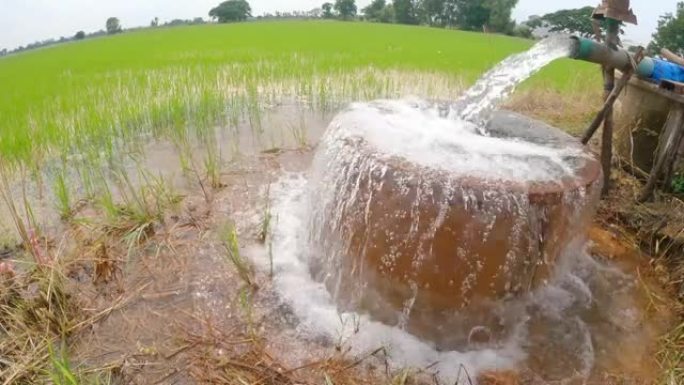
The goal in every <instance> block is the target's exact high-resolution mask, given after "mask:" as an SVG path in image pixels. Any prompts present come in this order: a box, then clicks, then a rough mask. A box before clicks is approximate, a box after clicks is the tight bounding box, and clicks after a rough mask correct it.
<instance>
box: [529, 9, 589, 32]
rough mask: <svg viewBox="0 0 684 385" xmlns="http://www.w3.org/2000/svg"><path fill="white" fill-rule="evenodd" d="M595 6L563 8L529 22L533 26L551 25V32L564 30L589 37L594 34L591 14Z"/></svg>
mask: <svg viewBox="0 0 684 385" xmlns="http://www.w3.org/2000/svg"><path fill="white" fill-rule="evenodd" d="M593 12H594V7H584V8H577V9H562V10H560V11H556V12H553V13H548V14H546V15H544V16H542V17H540V18H536V19H534V20H532V21H530V22H528V23H527V24H528V25H529V26H530V27H531V28H539V27H545V26H546V27H549V32H563V33H570V34H577V35H580V36H584V37H589V36H592V35H593V34H594V27H593V26H592V21H591V14H592V13H593Z"/></svg>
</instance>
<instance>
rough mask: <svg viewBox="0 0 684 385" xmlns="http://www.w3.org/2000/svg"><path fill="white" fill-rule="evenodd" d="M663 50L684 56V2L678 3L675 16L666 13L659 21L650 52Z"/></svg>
mask: <svg viewBox="0 0 684 385" xmlns="http://www.w3.org/2000/svg"><path fill="white" fill-rule="evenodd" d="M663 48H667V49H669V50H670V51H672V52H674V53H676V54H679V55H684V2H679V3H677V12H676V13H675V14H672V13H666V14H665V15H663V16H661V17H660V20H658V28H657V29H656V32H655V33H654V34H653V41H652V42H651V45H649V51H652V52H659V51H660V50H661V49H663Z"/></svg>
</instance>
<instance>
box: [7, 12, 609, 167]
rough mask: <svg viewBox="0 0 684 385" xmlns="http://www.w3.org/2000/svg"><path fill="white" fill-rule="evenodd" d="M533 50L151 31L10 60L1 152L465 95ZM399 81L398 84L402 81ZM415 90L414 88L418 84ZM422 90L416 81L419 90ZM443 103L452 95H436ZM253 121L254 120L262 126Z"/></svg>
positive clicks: (563, 67)
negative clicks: (268, 109)
mask: <svg viewBox="0 0 684 385" xmlns="http://www.w3.org/2000/svg"><path fill="white" fill-rule="evenodd" d="M531 44H532V43H531V42H530V41H525V40H520V39H515V38H509V37H503V36H496V35H483V34H476V33H466V32H460V31H449V30H443V29H432V28H422V27H407V26H399V25H381V24H370V23H337V22H264V23H245V24H236V25H205V26H195V27H182V28H169V29H148V30H142V31H137V32H131V33H125V34H122V35H120V36H113V37H105V38H100V39H93V40H86V41H82V42H74V43H69V44H65V45H60V46H57V47H53V48H48V49H43V50H37V51H33V52H27V53H24V54H21V55H15V56H10V57H7V58H4V59H3V60H0V82H2V85H3V92H2V95H0V98H1V99H0V128H1V130H2V137H0V150H1V151H2V153H3V155H4V156H5V157H6V158H16V159H22V160H25V161H27V160H33V161H35V160H36V159H40V158H42V157H44V156H47V155H48V153H49V154H51V155H59V154H64V153H65V152H69V151H74V148H78V147H79V146H82V145H83V143H84V142H89V141H93V140H95V141H99V142H100V144H103V142H104V145H106V142H111V141H112V140H111V139H112V138H113V137H117V138H123V137H130V136H131V135H134V136H135V135H140V134H143V133H150V132H151V133H154V134H155V135H156V134H160V135H161V134H168V133H169V132H170V131H171V130H173V127H174V126H176V127H178V126H187V125H213V124H219V125H220V124H225V122H226V121H229V120H230V118H231V116H233V117H234V116H236V115H242V114H244V113H246V112H249V111H250V110H251V111H252V115H254V114H255V112H256V110H260V109H262V107H263V106H262V101H263V100H264V99H267V98H271V99H273V98H274V97H275V98H281V97H291V96H298V97H305V98H306V99H307V102H308V103H309V104H311V105H312V106H313V108H315V109H326V108H328V107H330V105H331V103H336V104H340V103H342V102H344V101H345V100H356V99H359V98H363V99H368V98H373V97H381V96H394V95H395V94H399V93H410V92H411V91H414V90H411V89H408V88H407V85H406V84H401V83H402V77H401V76H396V74H398V73H411V74H430V75H432V76H433V79H436V77H440V78H442V79H446V83H445V82H443V81H441V80H440V81H433V84H420V85H416V84H413V85H412V86H415V87H422V88H423V90H418V89H416V90H415V93H419V91H420V92H424V93H430V92H431V90H430V88H435V90H434V91H432V92H434V93H437V92H438V90H436V88H442V90H439V92H443V91H444V89H445V88H446V89H447V91H449V90H450V89H451V90H453V91H454V92H457V91H458V89H460V88H462V87H463V85H468V84H469V83H472V82H473V81H474V80H475V79H476V78H477V77H478V75H480V74H482V73H483V72H484V71H485V70H487V69H488V68H490V67H491V66H493V65H494V64H496V63H498V62H499V61H500V60H502V59H503V58H505V57H506V56H508V55H510V54H512V53H514V52H518V51H522V50H524V49H526V48H529V47H530V46H531ZM393 74H394V75H393ZM597 77H598V71H597V70H596V68H594V67H593V66H590V65H586V64H583V63H571V62H569V61H561V62H558V63H556V64H554V65H552V66H551V67H549V68H546V69H545V70H543V72H542V73H541V74H539V75H538V76H537V77H535V79H533V80H532V81H531V82H530V84H529V87H532V88H535V87H537V88H543V89H544V90H546V91H548V90H553V91H558V92H566V93H577V92H585V91H587V90H589V89H592V88H595V84H596V80H597ZM407 83H408V82H407ZM414 83H415V82H414ZM435 96H444V95H435ZM253 118H254V117H253Z"/></svg>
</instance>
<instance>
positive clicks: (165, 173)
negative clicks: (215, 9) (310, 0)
mask: <svg viewBox="0 0 684 385" xmlns="http://www.w3.org/2000/svg"><path fill="white" fill-rule="evenodd" d="M532 44H533V42H532V41H528V40H521V39H517V38H511V37H505V36H498V35H485V34H479V33H468V32H462V31H455V30H444V29H434V28H427V27H412V26H401V25H385V24H372V23H355V22H333V21H330V22H324V21H287V22H253V23H241V24H231V25H214V24H209V25H201V26H183V27H175V28H154V29H142V30H137V31H132V32H124V33H122V34H119V35H115V36H107V37H101V38H94V39H86V40H84V41H78V42H71V43H67V44H60V45H57V46H53V47H50V48H45V49H39V50H34V51H29V52H24V53H21V54H17V55H10V56H7V57H3V58H0V85H1V89H0V198H1V199H0V384H15V383H16V384H35V383H50V384H70V385H74V384H124V383H126V384H128V383H135V384H152V383H155V384H156V383H164V384H166V383H168V384H194V383H198V384H199V383H202V384H204V383H211V384H265V385H275V384H314V383H315V384H326V385H347V384H348V385H353V384H437V383H439V381H438V380H436V379H435V377H431V376H430V374H429V373H428V372H429V368H423V369H421V368H399V369H397V368H393V369H392V370H390V369H389V367H388V366H387V361H386V359H385V361H384V364H383V358H382V356H383V351H382V349H378V350H375V351H371V352H369V354H368V355H366V356H363V357H352V356H350V355H348V354H347V353H348V352H347V351H346V350H345V349H343V348H342V346H343V344H342V343H341V342H340V343H338V342H330V341H328V342H326V343H322V342H320V341H303V340H302V339H301V338H300V336H299V335H296V334H293V333H292V332H291V329H292V328H291V324H292V322H293V321H292V320H291V319H290V318H289V317H290V314H289V313H288V312H287V311H286V310H283V309H282V306H281V305H280V304H278V302H277V300H276V299H274V298H275V297H276V294H274V290H273V289H272V283H271V280H272V278H273V259H272V258H273V257H272V253H273V250H272V246H271V245H272V243H271V235H270V234H271V228H272V226H274V222H277V221H278V218H277V217H276V216H275V214H273V213H272V211H271V210H272V207H271V204H272V203H271V201H272V200H273V198H274V197H272V196H271V193H272V190H271V186H272V185H274V183H275V182H276V181H277V180H278V179H279V178H281V177H283V175H290V174H291V173H297V172H299V173H301V172H303V171H304V170H305V169H306V167H307V165H308V164H309V163H310V159H311V156H312V154H311V153H312V149H313V148H314V147H315V146H316V143H317V140H318V138H319V137H320V135H321V133H322V132H323V130H324V129H325V128H326V126H327V124H328V123H329V122H330V119H331V118H332V117H333V116H334V114H335V113H337V112H338V111H340V110H341V109H343V108H344V107H345V106H346V105H347V104H349V103H350V102H353V101H363V100H372V99H377V98H407V97H413V96H416V97H420V98H425V99H429V100H435V101H449V100H454V99H456V98H457V97H458V96H459V95H460V94H461V92H462V91H463V90H464V89H465V88H466V87H467V86H469V85H470V84H472V83H474V82H475V80H476V79H477V78H478V77H479V76H480V75H481V74H483V73H484V72H485V71H487V70H488V69H489V68H491V67H493V66H494V65H495V64H497V63H499V62H500V61H501V60H502V59H504V58H506V57H507V56H509V55H510V54H513V53H516V52H521V51H523V50H526V49H527V48H529V47H531V46H532ZM601 93H602V89H601V81H600V71H599V69H598V68H597V67H596V66H594V65H590V64H585V63H579V62H571V61H570V60H566V59H562V60H559V61H556V62H554V63H553V64H551V65H550V66H548V67H546V68H544V69H543V70H542V71H541V72H540V73H538V74H536V75H535V76H534V77H533V78H531V79H530V80H528V81H527V82H526V83H524V84H523V85H522V86H521V87H520V89H519V90H518V91H517V92H516V93H515V94H514V95H513V96H512V97H511V99H510V100H509V102H508V104H507V105H506V108H510V109H513V110H515V111H519V112H522V113H525V114H527V115H530V116H533V117H536V118H539V119H542V120H545V121H547V122H549V123H552V124H554V125H557V126H558V127H561V128H564V129H567V130H568V131H570V132H577V130H580V129H582V128H583V127H584V125H585V124H586V123H587V121H589V120H591V118H592V114H593V113H595V110H596V108H597V104H598V103H600V97H601ZM602 234H603V233H602ZM635 248H636V246H635ZM255 250H256V251H255ZM250 253H251V254H254V253H256V254H258V255H260V256H261V257H262V259H263V260H265V261H266V262H265V263H264V264H265V266H268V265H269V262H268V260H269V258H270V271H269V269H268V268H266V269H265V270H259V269H256V268H254V266H252V263H250V261H251V259H250V258H247V257H246V255H247V254H250ZM257 259H258V258H257ZM638 264H639V263H637V265H638ZM648 269H649V271H650V270H653V269H651V267H648ZM658 279H659V277H658V275H657V274H656V273H653V274H650V275H649V276H644V277H643V282H648V284H647V283H644V288H645V289H644V290H645V291H646V292H647V294H648V298H649V299H650V301H649V302H648V306H645V308H646V307H648V309H649V312H650V313H649V314H652V315H653V317H656V316H655V315H657V317H660V318H658V319H659V320H660V321H659V322H662V323H667V322H669V320H671V319H672V317H673V313H674V312H675V310H674V306H673V305H672V303H671V302H670V300H669V299H668V298H669V297H668V294H667V293H665V292H664V290H663V289H662V287H661V286H660V285H658V284H655V283H653V284H651V282H652V281H653V282H655V281H657V280H658ZM657 317H656V318H657ZM666 326H667V327H669V326H671V325H669V324H668V325H666ZM663 327H664V326H663ZM644 329H645V328H644ZM680 329H681V327H680ZM658 330H660V329H658ZM649 332H650V330H649ZM680 332H681V331H680ZM681 334H682V333H679V334H677V333H673V334H672V335H671V336H669V337H668V338H667V339H666V341H665V342H664V343H663V344H662V345H657V346H651V345H650V344H649V343H651V342H653V341H650V340H649V341H648V342H649V343H644V344H643V345H644V349H650V350H645V351H647V352H648V353H649V354H650V353H652V357H651V358H652V359H653V358H654V357H655V356H656V353H658V357H660V358H661V359H660V360H659V361H658V362H655V361H654V362H650V361H652V360H642V359H641V357H642V356H639V355H637V354H634V355H625V357H624V359H619V360H614V361H615V362H613V361H610V360H609V362H608V361H607V362H601V363H598V364H597V367H599V368H600V370H599V372H598V374H595V375H594V377H592V380H596V381H598V382H596V383H606V384H621V383H654V382H655V381H656V380H660V379H661V377H662V378H663V380H662V381H663V382H662V383H663V384H665V383H667V384H676V383H678V382H671V380H672V381H675V380H676V381H679V380H681V379H682V378H684V375H683V374H682V372H681V366H680V364H681V362H682V357H681V351H682V350H681V349H679V348H680V347H682V344H683V342H682V337H681ZM659 349H660V350H659ZM367 361H368V362H367ZM646 361H648V362H646ZM383 365H384V366H383ZM658 365H662V366H658ZM662 373H665V374H664V375H662V376H661V374H662ZM479 379H480V383H482V384H522V383H535V382H525V373H524V372H523V373H516V372H515V371H502V372H491V373H489V372H483V373H480V378H479ZM635 379H638V380H644V381H643V382H624V381H632V380H635ZM673 379H674V380H673ZM668 381H669V382H668ZM457 382H458V383H459V384H461V383H462V384H466V383H474V382H472V381H471V379H470V378H467V376H465V377H463V379H461V378H460V377H459V380H458V381H457ZM536 383H539V382H536Z"/></svg>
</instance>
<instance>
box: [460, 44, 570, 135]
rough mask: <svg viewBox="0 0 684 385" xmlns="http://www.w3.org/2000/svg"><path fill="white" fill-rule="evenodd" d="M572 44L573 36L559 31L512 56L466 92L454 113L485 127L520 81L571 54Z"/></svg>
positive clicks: (480, 126)
mask: <svg viewBox="0 0 684 385" xmlns="http://www.w3.org/2000/svg"><path fill="white" fill-rule="evenodd" d="M572 47H573V40H572V39H571V38H570V37H568V36H563V35H558V36H553V37H550V38H547V39H544V40H542V41H540V42H538V43H537V44H535V45H534V47H532V48H531V49H530V50H529V51H525V52H522V53H519V54H516V55H512V56H510V57H508V58H507V59H506V60H504V61H502V62H501V63H499V64H497V65H496V66H495V67H494V68H492V69H491V70H490V71H488V72H487V73H486V74H484V75H483V76H482V77H481V78H480V80H478V81H477V83H475V85H473V86H472V87H471V88H470V89H468V91H466V92H465V93H464V94H463V96H462V97H461V98H460V99H459V100H458V101H457V102H456V103H455V105H454V107H453V109H452V111H451V114H450V115H451V117H452V118H454V119H459V120H465V121H469V122H472V123H474V124H475V125H476V126H477V127H479V128H480V130H482V128H483V127H484V125H485V123H486V122H487V120H489V118H490V115H491V113H492V112H493V111H494V110H496V108H498V106H499V104H500V103H501V102H502V101H503V100H505V99H506V98H507V97H508V96H510V95H511V94H512V93H513V91H515V89H516V88H517V87H518V85H520V83H522V82H524V81H525V80H527V79H528V78H529V77H530V76H532V75H534V74H535V73H537V72H539V70H541V69H542V68H544V67H546V66H547V65H548V64H549V63H551V62H553V61H554V60H557V59H560V58H563V57H568V56H569V55H570V53H571V51H572ZM481 132H483V131H481Z"/></svg>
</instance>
